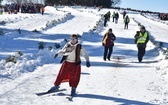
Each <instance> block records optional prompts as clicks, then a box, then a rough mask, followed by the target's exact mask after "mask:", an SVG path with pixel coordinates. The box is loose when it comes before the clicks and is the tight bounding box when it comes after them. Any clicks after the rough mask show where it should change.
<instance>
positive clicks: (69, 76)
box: [48, 34, 90, 96]
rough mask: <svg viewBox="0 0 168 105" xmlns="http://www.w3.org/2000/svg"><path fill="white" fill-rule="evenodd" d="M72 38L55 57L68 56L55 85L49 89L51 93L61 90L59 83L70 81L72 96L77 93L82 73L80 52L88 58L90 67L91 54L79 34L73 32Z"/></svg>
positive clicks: (87, 63)
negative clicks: (86, 49) (84, 46)
mask: <svg viewBox="0 0 168 105" xmlns="http://www.w3.org/2000/svg"><path fill="white" fill-rule="evenodd" d="M70 38H71V41H70V42H68V43H67V44H66V45H65V46H64V47H63V48H62V49H61V50H60V51H58V53H57V54H56V55H55V56H54V58H56V57H57V56H62V55H63V56H66V59H65V60H64V61H63V64H62V66H61V68H60V71H59V73H58V76H57V78H56V80H55V82H54V86H53V87H51V89H50V90H49V91H48V92H49V93H50V92H56V91H59V85H60V84H61V83H62V82H69V85H70V87H71V96H74V95H75V93H76V88H77V86H78V84H79V81H80V74H81V58H80V53H81V54H82V55H83V57H84V58H85V59H86V66H87V67H90V62H89V56H88V54H87V52H86V51H85V49H84V48H83V46H82V45H81V44H80V43H79V41H78V35H76V34H72V35H71V36H70Z"/></svg>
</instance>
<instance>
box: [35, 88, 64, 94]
mask: <svg viewBox="0 0 168 105" xmlns="http://www.w3.org/2000/svg"><path fill="white" fill-rule="evenodd" d="M61 91H66V89H59V90H58V91H56V92H61ZM56 92H48V91H46V92H40V93H35V94H36V95H37V96H43V95H47V94H51V93H56Z"/></svg>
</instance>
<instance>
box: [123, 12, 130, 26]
mask: <svg viewBox="0 0 168 105" xmlns="http://www.w3.org/2000/svg"><path fill="white" fill-rule="evenodd" d="M129 22H130V18H129V17H128V15H127V16H126V17H125V19H124V23H125V27H124V29H128V23H129Z"/></svg>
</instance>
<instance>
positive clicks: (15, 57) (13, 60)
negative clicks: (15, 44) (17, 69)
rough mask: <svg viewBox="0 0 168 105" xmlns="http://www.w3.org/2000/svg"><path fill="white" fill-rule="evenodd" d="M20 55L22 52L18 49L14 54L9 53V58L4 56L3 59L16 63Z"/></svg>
mask: <svg viewBox="0 0 168 105" xmlns="http://www.w3.org/2000/svg"><path fill="white" fill-rule="evenodd" d="M21 56H23V53H22V52H21V51H18V52H17V53H15V55H10V56H9V58H6V59H5V61H6V63H8V62H13V63H17V59H19V58H20V57H21Z"/></svg>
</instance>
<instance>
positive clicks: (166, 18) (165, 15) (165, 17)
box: [159, 13, 168, 20]
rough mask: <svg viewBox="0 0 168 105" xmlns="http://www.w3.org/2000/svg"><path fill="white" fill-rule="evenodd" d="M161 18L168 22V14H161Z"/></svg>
mask: <svg viewBox="0 0 168 105" xmlns="http://www.w3.org/2000/svg"><path fill="white" fill-rule="evenodd" d="M159 18H160V19H161V20H168V13H167V14H166V13H160V14H159Z"/></svg>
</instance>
